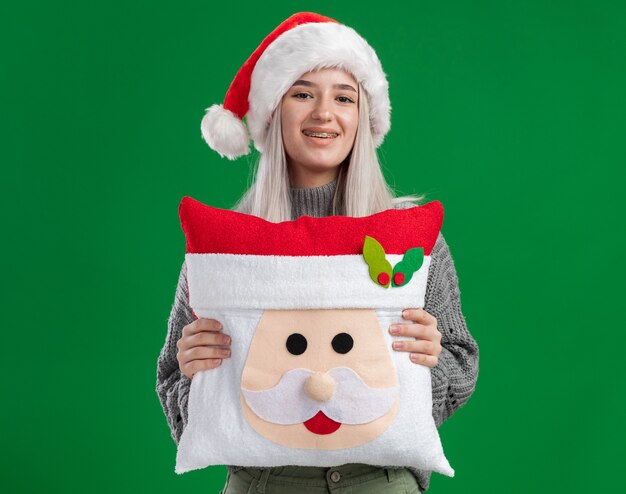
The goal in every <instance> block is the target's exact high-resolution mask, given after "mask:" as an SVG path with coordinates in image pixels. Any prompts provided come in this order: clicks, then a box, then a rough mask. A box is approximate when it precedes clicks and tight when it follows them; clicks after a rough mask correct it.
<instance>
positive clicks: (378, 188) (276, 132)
mask: <svg viewBox="0 0 626 494" xmlns="http://www.w3.org/2000/svg"><path fill="white" fill-rule="evenodd" d="M359 94H360V95H361V96H360V97H359V100H358V101H359V103H358V104H359V122H358V127H357V132H356V137H355V139H354V146H353V147H352V150H351V151H350V153H349V154H348V157H347V158H346V160H345V161H344V162H343V163H342V164H341V165H340V166H339V172H338V175H337V187H336V190H335V196H334V198H333V211H332V214H333V215H343V216H352V217H359V216H368V215H370V214H374V213H378V212H380V211H384V210H386V209H391V208H393V207H394V205H395V204H398V203H401V202H406V201H410V202H418V201H421V200H422V199H423V196H413V195H409V196H402V197H395V194H394V192H393V191H392V189H391V188H390V187H389V185H388V184H387V182H386V180H385V177H384V175H383V172H382V170H381V167H380V163H379V162H378V156H377V155H376V147H375V146H374V141H373V139H372V131H371V127H370V115H369V105H368V101H367V98H368V96H367V94H366V92H365V91H364V90H363V88H362V87H361V86H360V85H359ZM281 108H282V101H281V102H280V103H279V105H278V107H277V108H276V110H275V111H274V115H273V117H272V120H271V121H270V125H269V130H268V134H267V140H266V141H265V146H264V149H265V152H263V153H262V154H261V156H260V158H259V161H258V164H257V166H256V170H255V173H254V178H253V180H252V184H251V185H250V187H249V188H248V190H247V191H246V192H245V193H244V194H243V196H242V197H241V198H240V199H239V201H238V202H237V204H236V205H235V206H234V208H233V209H234V210H235V211H239V212H242V213H247V214H252V215H255V216H259V217H260V218H264V219H266V220H267V221H272V222H276V223H277V222H280V221H287V220H291V219H296V218H292V217H291V195H290V194H289V173H288V169H287V157H286V155H285V148H284V145H283V139H282V132H281V116H280V115H281Z"/></svg>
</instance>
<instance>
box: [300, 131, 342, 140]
mask: <svg viewBox="0 0 626 494" xmlns="http://www.w3.org/2000/svg"><path fill="white" fill-rule="evenodd" d="M302 133H303V134H304V135H305V136H307V137H318V138H320V139H334V138H335V137H338V136H339V132H334V131H332V130H330V129H326V130H324V129H306V130H303V131H302Z"/></svg>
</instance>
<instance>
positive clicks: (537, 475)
mask: <svg viewBox="0 0 626 494" xmlns="http://www.w3.org/2000/svg"><path fill="white" fill-rule="evenodd" d="M299 10H313V11H317V12H320V13H323V14H325V15H329V16H331V17H334V18H336V19H338V20H340V21H342V22H344V23H346V24H348V25H349V26H351V27H354V28H355V29H356V30H357V31H358V32H360V33H361V34H362V35H363V36H364V37H365V38H366V39H367V40H368V41H369V42H370V43H371V44H372V46H374V47H375V49H376V50H377V52H378V54H379V57H380V58H381V60H382V63H383V67H384V69H385V71H386V73H387V74H388V77H389V81H390V96H391V102H392V107H393V114H392V130H391V132H390V133H389V135H388V137H387V139H386V141H385V143H384V144H383V146H382V147H381V149H380V157H381V161H382V163H383V165H384V169H385V174H386V176H387V178H388V180H389V182H390V183H391V184H392V185H395V186H396V187H397V190H398V192H399V193H426V194H427V196H428V199H438V200H440V201H442V202H443V204H444V206H445V208H446V218H445V222H444V227H443V231H444V233H445V235H446V238H447V240H448V243H449V245H450V248H451V251H452V254H453V257H454V260H455V263H456V267H457V271H458V274H459V279H460V286H461V291H462V302H463V310H464V313H465V315H466V318H467V322H468V326H469V328H470V330H471V332H472V333H473V335H474V336H475V338H476V339H477V341H478V342H479V345H480V350H481V362H480V378H479V381H478V386H477V389H476V392H475V394H474V396H473V397H472V399H471V401H470V402H469V404H468V405H467V406H466V407H464V408H462V409H461V410H460V411H458V412H457V413H456V414H455V415H454V416H453V417H452V418H451V419H450V420H449V421H448V422H446V423H445V424H444V425H443V426H442V427H441V429H440V433H441V436H442V440H443V444H444V447H445V450H446V453H447V456H448V458H449V460H450V462H451V464H452V465H453V466H454V468H455V469H456V472H457V474H456V477H455V478H453V479H449V478H445V477H442V476H439V475H435V476H433V480H432V484H431V487H432V488H431V492H433V493H452V492H462V493H500V492H507V493H526V492H542V493H543V492H579V491H582V490H585V491H587V490H589V491H591V492H618V491H622V492H623V491H624V489H625V488H626V483H625V481H624V479H623V475H622V473H621V470H623V466H624V463H625V459H626V446H625V444H626V437H625V436H626V434H625V429H626V428H625V426H624V416H625V414H624V408H623V405H624V398H623V396H624V389H625V388H624V377H626V376H625V373H624V368H623V362H624V344H625V343H626V338H625V337H624V332H625V331H626V329H625V325H624V323H623V320H622V319H621V316H620V315H619V314H620V312H619V310H621V309H620V307H622V308H623V303H624V302H623V299H622V297H623V295H624V278H625V274H626V273H625V269H624V267H625V266H624V253H625V251H626V249H625V247H626V246H625V242H624V231H625V225H624V220H623V218H624V213H625V209H624V207H623V206H622V204H621V200H620V199H619V197H621V196H618V194H620V193H621V192H623V189H624V183H625V181H624V172H623V169H624V167H625V166H626V144H625V141H626V132H625V131H626V125H625V124H626V117H625V114H626V97H625V94H626V92H625V90H624V88H626V4H625V3H624V2H620V1H614V2H609V1H595V2H592V1H586V2H583V1H516V2H513V1H495V0H494V1H485V0H474V1H462V0H457V1H439V2H426V1H422V0H419V1H415V2H412V3H409V2H406V3H404V2H403V3H400V2H388V3H385V4H381V3H374V2H361V3H359V4H357V3H354V2H304V1H303V2H293V1H282V2H271V3H258V2H256V3H252V2H236V3H232V2H225V3H221V4H219V5H212V4H211V2H208V1H203V2H200V1H195V2H164V1H152V2H148V1H141V2H131V1H127V2H122V1H116V0H111V1H107V2H102V1H95V2H77V1H74V2H43V1H32V2H23V3H22V4H20V5H18V4H17V3H16V2H14V3H13V4H12V5H5V6H3V7H0V19H1V20H0V41H1V46H2V69H3V70H2V72H3V75H2V77H1V78H0V89H1V91H0V102H1V107H2V119H1V124H0V125H1V126H2V128H1V129H0V130H1V132H0V139H2V152H3V155H4V156H3V158H2V193H1V194H0V199H1V200H2V207H1V209H0V210H1V212H2V225H3V229H4V232H5V233H4V234H3V236H2V256H1V262H2V273H3V275H4V279H3V285H2V292H3V294H2V298H1V300H2V319H3V320H2V328H3V333H4V336H3V339H2V344H1V345H0V352H1V354H0V357H1V358H0V362H1V365H2V368H1V374H0V375H1V376H2V381H1V382H2V385H1V386H2V387H1V388H0V391H1V396H2V400H1V402H2V406H1V407H0V414H1V421H2V422H1V423H2V425H3V426H4V429H5V430H4V432H3V434H2V437H3V441H2V442H3V448H2V450H1V451H2V452H1V455H2V459H1V460H2V461H1V462H0V465H1V467H0V469H1V478H2V485H3V488H2V490H3V492H11V493H38V492H62V493H83V492H89V493H126V492H128V493H130V492H164V493H165V492H217V491H218V490H219V488H221V486H222V484H223V480H224V477H225V469H224V467H214V468H209V469H205V470H202V471H195V472H191V473H188V474H185V475H182V476H177V475H176V474H175V473H174V461H175V452H176V449H175V445H174V443H173V441H172V440H171V438H170V436H169V430H168V427H167V425H166V422H165V418H164V416H163V414H162V411H161V408H160V405H159V402H158V399H157V396H156V393H155V391H154V387H155V374H156V358H157V355H158V353H159V350H160V347H161V345H162V344H163V340H164V338H165V334H166V329H167V328H166V323H167V318H168V315H169V311H170V308H171V305H172V302H173V297H174V290H175V286H176V281H177V278H178V272H179V269H180V265H181V262H182V260H183V256H184V237H183V234H182V231H181V229H180V226H179V222H178V210H177V208H178V203H179V201H180V199H181V198H182V197H183V196H184V195H190V196H192V197H194V198H196V199H198V200H200V201H202V202H205V203H208V204H211V205H214V206H218V207H224V208H227V207H231V206H232V205H233V203H234V201H235V200H236V199H237V198H238V197H239V195H240V194H241V193H242V191H243V190H244V188H245V186H246V184H247V183H248V179H249V175H248V174H249V170H250V165H251V163H252V162H253V159H254V157H253V156H252V157H250V156H248V157H246V158H243V159H240V160H239V161H237V162H229V161H227V160H222V159H220V158H219V156H218V155H217V154H216V153H214V152H212V151H211V150H210V149H209V148H208V147H207V145H206V144H205V143H204V142H203V141H202V139H201V137H200V128H199V124H200V119H201V117H202V115H203V110H204V108H206V107H208V106H209V105H211V104H213V103H217V102H220V101H222V99H223V96H224V93H225V91H226V89H227V88H228V85H229V83H230V81H231V79H232V77H233V76H234V74H235V72H236V71H237V69H238V68H239V66H240V65H241V64H242V62H243V61H244V60H245V59H246V58H247V57H248V56H249V54H250V53H251V52H252V50H253V49H254V48H255V47H256V46H257V44H258V43H259V42H260V41H261V39H262V38H263V37H264V36H265V35H266V34H267V33H268V32H269V31H270V30H271V29H272V28H273V27H274V26H276V25H277V24H278V23H279V22H280V21H281V20H283V19H284V18H286V17H287V16H288V15H290V14H292V13H294V12H295V11H299ZM620 232H621V233H620Z"/></svg>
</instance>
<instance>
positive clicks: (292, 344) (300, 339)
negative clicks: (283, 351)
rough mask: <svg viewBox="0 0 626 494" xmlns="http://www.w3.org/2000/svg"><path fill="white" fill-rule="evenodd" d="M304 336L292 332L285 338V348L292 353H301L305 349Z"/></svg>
mask: <svg viewBox="0 0 626 494" xmlns="http://www.w3.org/2000/svg"><path fill="white" fill-rule="evenodd" d="M306 346H307V342H306V338H305V337H304V336H302V335H301V334H300V333H293V334H290V335H289V338H287V350H288V351H289V353H291V354H292V355H302V354H303V353H304V352H305V351H306Z"/></svg>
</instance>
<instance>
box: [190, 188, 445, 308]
mask: <svg viewBox="0 0 626 494" xmlns="http://www.w3.org/2000/svg"><path fill="white" fill-rule="evenodd" d="M179 215H180V220H181V225H182V228H183V231H184V232H185V237H186V239H187V252H186V256H185V259H186V262H187V274H188V277H187V282H188V286H189V296H190V305H191V307H193V309H194V313H195V314H196V316H197V317H209V315H210V314H211V313H212V311H214V310H237V309H324V308H326V309H327V308H355V309H356V308H373V307H376V308H380V309H389V310H395V309H404V308H406V307H423V304H424V296H425V292H426V281H427V277H428V268H429V265H430V253H431V250H432V248H433V246H434V244H435V242H436V240H437V235H438V233H439V230H440V228H441V224H442V222H443V206H442V205H441V203H440V202H439V201H432V202H430V203H428V204H424V205H422V206H418V207H413V208H409V209H403V210H396V209H390V210H387V211H383V212H380V213H376V214H373V215H370V216H366V217H360V218H350V217H346V216H327V217H324V218H312V217H310V216H302V217H300V218H298V219H297V220H295V221H285V222H282V223H272V222H269V221H266V220H264V219H262V218H258V217H256V216H252V215H247V214H243V213H239V212H236V211H230V210H225V209H219V208H213V207H210V206H207V205H205V204H202V203H201V202H198V201H196V200H194V199H192V198H190V197H184V198H183V200H182V201H181V203H180V207H179Z"/></svg>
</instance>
